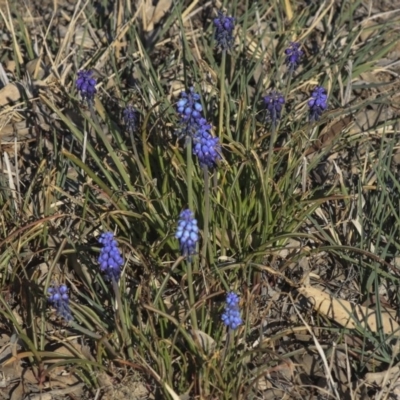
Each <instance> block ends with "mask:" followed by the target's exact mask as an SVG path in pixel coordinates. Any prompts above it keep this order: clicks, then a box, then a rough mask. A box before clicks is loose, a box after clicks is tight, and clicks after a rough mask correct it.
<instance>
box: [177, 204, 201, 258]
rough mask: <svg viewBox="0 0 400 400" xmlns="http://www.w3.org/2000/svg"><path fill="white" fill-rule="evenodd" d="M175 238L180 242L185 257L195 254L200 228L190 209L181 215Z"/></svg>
mask: <svg viewBox="0 0 400 400" xmlns="http://www.w3.org/2000/svg"><path fill="white" fill-rule="evenodd" d="M175 237H176V238H177V239H178V240H179V245H180V249H181V253H182V255H183V256H191V255H193V254H195V252H196V244H197V242H198V240H199V227H198V226H197V220H196V219H195V218H194V215H193V213H192V211H190V210H189V209H186V210H183V211H182V212H181V213H180V215H179V221H178V228H177V229H176V233H175Z"/></svg>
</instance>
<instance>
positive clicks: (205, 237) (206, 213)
mask: <svg viewBox="0 0 400 400" xmlns="http://www.w3.org/2000/svg"><path fill="white" fill-rule="evenodd" d="M203 174H204V228H203V248H202V250H201V266H202V267H203V268H204V267H205V266H206V257H207V245H208V226H209V223H210V211H211V210H210V178H209V175H208V167H207V166H204V167H203Z"/></svg>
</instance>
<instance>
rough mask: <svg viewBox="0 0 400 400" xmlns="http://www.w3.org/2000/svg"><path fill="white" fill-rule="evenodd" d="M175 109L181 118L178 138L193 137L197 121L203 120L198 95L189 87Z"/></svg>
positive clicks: (197, 125)
mask: <svg viewBox="0 0 400 400" xmlns="http://www.w3.org/2000/svg"><path fill="white" fill-rule="evenodd" d="M176 109H177V111H178V114H179V116H180V118H181V121H180V125H181V129H180V130H179V131H178V133H179V136H189V137H193V135H194V133H195V132H196V131H197V129H198V127H199V121H200V119H202V118H203V114H202V111H203V107H202V105H201V102H200V95H199V94H198V93H196V92H195V91H194V88H193V87H191V88H190V89H189V91H188V92H182V93H181V98H180V99H179V100H178V103H177V105H176Z"/></svg>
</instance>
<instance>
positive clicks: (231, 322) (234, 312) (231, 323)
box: [221, 292, 243, 330]
mask: <svg viewBox="0 0 400 400" xmlns="http://www.w3.org/2000/svg"><path fill="white" fill-rule="evenodd" d="M239 301H240V299H239V296H238V295H237V294H236V293H233V292H230V293H228V294H227V296H226V304H225V311H224V313H223V314H222V318H221V319H222V322H223V323H224V324H225V325H226V326H227V327H228V328H229V329H232V330H235V329H237V328H238V327H239V326H240V325H242V323H243V320H242V318H241V316H240V309H239Z"/></svg>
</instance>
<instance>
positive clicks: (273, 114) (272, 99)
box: [263, 90, 285, 126]
mask: <svg viewBox="0 0 400 400" xmlns="http://www.w3.org/2000/svg"><path fill="white" fill-rule="evenodd" d="M263 100H264V103H265V107H266V109H267V112H268V114H269V115H268V117H269V119H270V120H271V122H272V125H273V126H276V123H277V121H278V120H279V119H280V118H281V113H282V109H283V105H284V104H285V98H284V97H283V95H282V94H281V93H279V92H277V91H275V90H273V91H272V92H270V93H269V94H267V95H266V96H265V97H264V98H263Z"/></svg>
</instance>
